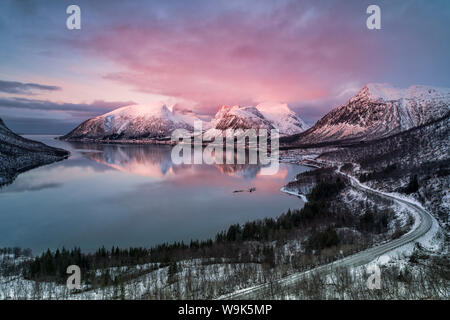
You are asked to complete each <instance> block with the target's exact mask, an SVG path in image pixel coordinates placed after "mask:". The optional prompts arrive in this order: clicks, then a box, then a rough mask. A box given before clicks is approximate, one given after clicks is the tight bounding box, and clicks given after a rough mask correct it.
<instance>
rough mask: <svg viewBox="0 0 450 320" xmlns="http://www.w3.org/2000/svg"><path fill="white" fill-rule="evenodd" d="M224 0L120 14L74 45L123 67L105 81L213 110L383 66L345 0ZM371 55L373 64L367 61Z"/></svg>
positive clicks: (301, 97) (321, 87) (325, 85)
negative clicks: (228, 2) (195, 8)
mask: <svg viewBox="0 0 450 320" xmlns="http://www.w3.org/2000/svg"><path fill="white" fill-rule="evenodd" d="M234 4H235V5H236V3H234ZM221 5H222V7H221V9H220V10H215V11H208V12H206V13H207V14H206V13H205V12H203V11H202V10H200V12H199V13H198V14H197V13H195V12H192V11H189V12H188V13H184V12H181V11H177V10H175V9H168V12H170V15H168V16H167V17H169V16H170V19H169V18H165V16H162V17H161V16H160V15H159V16H152V15H149V16H148V17H147V20H145V21H141V20H140V19H139V18H137V19H136V21H135V22H133V23H127V24H121V23H120V21H119V22H116V23H115V24H113V25H111V26H110V28H108V29H106V30H100V31H98V32H92V36H90V37H89V39H85V40H84V41H80V42H77V43H76V44H75V45H77V46H79V47H82V48H83V49H85V50H87V51H88V52H91V53H94V54H95V55H97V56H99V57H101V58H107V59H110V60H112V61H114V62H115V63H117V64H118V65H119V66H121V68H120V69H121V70H120V71H112V72H109V73H107V74H105V75H104V78H106V79H109V80H113V81H116V82H119V83H122V84H127V85H131V86H133V87H134V88H136V89H137V90H138V91H140V92H145V93H153V94H161V95H166V96H172V97H177V98H181V99H186V100H189V101H196V102H198V103H199V104H200V105H202V106H203V107H209V108H210V109H213V108H216V106H217V105H218V104H250V103H257V102H261V101H267V100H271V101H283V102H288V103H289V102H297V101H314V100H320V99H324V98H328V97H329V96H330V95H333V94H335V93H336V92H335V86H336V83H345V82H349V81H351V80H353V79H354V78H355V74H357V73H358V74H361V73H362V74H364V73H368V74H374V73H376V72H378V71H379V70H381V68H379V67H378V68H375V67H374V65H379V63H377V61H380V58H379V57H377V54H376V53H374V52H372V47H371V46H370V45H368V43H369V42H370V39H369V38H368V37H367V36H365V35H364V34H362V32H361V30H362V31H364V24H363V23H362V22H363V21H361V26H358V27H357V28H355V24H357V23H359V21H356V22H355V19H354V17H353V15H352V14H353V12H352V11H349V12H346V11H343V10H342V9H341V7H342V5H341V3H334V4H331V5H322V7H321V8H316V7H315V6H314V5H311V3H309V4H303V3H299V2H298V1H284V2H282V3H281V4H280V5H278V4H273V7H271V6H270V5H269V3H267V2H265V3H264V4H263V5H261V6H260V7H257V8H253V10H250V8H247V7H246V8H243V7H241V6H237V5H236V6H230V7H227V6H224V5H223V3H221ZM264 6H265V7H264ZM338 11H339V12H342V14H339V15H337V14H336V12H338ZM362 12H363V13H364V11H362ZM359 16H360V17H361V18H362V19H363V18H364V14H360V15H359ZM351 17H353V18H351ZM325 22H327V23H325ZM350 38H351V39H352V44H351V45H349V43H348V39H350ZM355 48H358V50H355ZM368 59H371V61H373V62H374V63H373V64H367V63H365V62H366V61H367V60H368Z"/></svg>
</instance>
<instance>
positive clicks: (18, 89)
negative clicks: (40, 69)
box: [0, 80, 61, 95]
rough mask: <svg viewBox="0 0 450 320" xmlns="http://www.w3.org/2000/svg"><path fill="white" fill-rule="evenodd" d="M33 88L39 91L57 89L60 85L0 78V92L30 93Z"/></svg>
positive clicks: (32, 91)
mask: <svg viewBox="0 0 450 320" xmlns="http://www.w3.org/2000/svg"><path fill="white" fill-rule="evenodd" d="M35 90H39V91H58V90H61V87H58V86H49V85H43V84H38V83H23V82H18V81H5V80H0V92H4V93H12V94H25V95H32V94H34V91H35Z"/></svg>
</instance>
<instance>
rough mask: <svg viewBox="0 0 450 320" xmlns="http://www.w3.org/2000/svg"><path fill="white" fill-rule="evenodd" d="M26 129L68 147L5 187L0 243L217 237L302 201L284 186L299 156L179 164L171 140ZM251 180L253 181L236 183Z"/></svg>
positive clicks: (37, 247)
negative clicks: (268, 168)
mask: <svg viewBox="0 0 450 320" xmlns="http://www.w3.org/2000/svg"><path fill="white" fill-rule="evenodd" d="M27 138H30V139H34V140H39V141H42V142H44V143H46V144H48V145H51V146H56V147H60V148H64V149H66V150H69V151H70V152H71V156H70V158H69V159H68V160H64V161H61V162H57V163H53V164H50V165H47V166H43V167H39V168H36V169H33V170H30V171H28V172H25V173H22V174H20V175H19V176H18V177H17V179H16V180H15V181H14V182H13V183H12V184H10V185H8V186H4V187H3V188H1V189H0V247H8V246H20V247H23V248H31V249H33V252H34V253H39V252H41V251H42V250H46V249H47V248H50V249H56V248H61V247H62V246H65V247H66V248H72V247H74V246H79V247H81V248H82V249H83V250H86V251H92V250H95V249H97V248H99V247H101V246H102V245H104V246H105V247H107V248H110V247H111V246H113V245H114V246H120V247H129V246H147V247H148V246H152V245H155V244H159V243H163V242H169V243H170V242H173V241H181V240H183V241H190V240H191V239H206V238H209V237H214V235H215V234H216V233H217V232H219V231H221V230H224V229H226V228H228V226H229V225H231V224H234V223H244V222H246V221H250V220H254V219H258V218H265V217H276V216H278V215H280V214H281V213H283V212H286V211H287V210H288V209H289V208H291V209H293V208H300V207H302V206H303V202H302V201H301V199H300V198H297V197H295V196H291V195H287V194H284V193H282V192H281V191H280V188H281V187H282V186H283V185H285V184H286V183H287V182H288V181H290V180H292V179H293V178H294V177H295V175H296V174H298V173H299V172H303V171H306V170H308V169H307V168H306V167H303V166H298V165H293V164H284V163H281V164H280V168H279V170H278V173H277V174H276V175H266V176H264V175H261V174H260V169H261V167H260V166H259V165H249V164H247V165H205V164H203V165H174V164H173V163H172V161H171V147H170V146H162V145H117V144H86V143H69V142H63V141H59V140H55V139H54V136H27ZM249 188H256V191H254V192H252V193H250V192H239V193H233V191H235V190H248V189H249Z"/></svg>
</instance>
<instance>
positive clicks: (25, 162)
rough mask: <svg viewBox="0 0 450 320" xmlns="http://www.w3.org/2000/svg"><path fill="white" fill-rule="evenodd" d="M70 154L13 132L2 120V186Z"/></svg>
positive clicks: (0, 155)
mask: <svg viewBox="0 0 450 320" xmlns="http://www.w3.org/2000/svg"><path fill="white" fill-rule="evenodd" d="M68 155H69V153H68V152H67V151H65V150H62V149H57V148H52V147H49V146H47V145H45V144H43V143H41V142H37V141H32V140H28V139H25V138H23V137H21V136H19V135H17V134H15V133H14V132H12V131H11V130H10V129H9V128H8V127H7V126H6V125H5V124H4V122H3V121H2V120H1V119H0V185H2V184H4V183H9V182H11V181H12V180H13V179H14V177H15V176H16V175H17V174H18V173H20V172H23V171H26V170H28V169H31V168H34V167H37V166H40V165H44V164H48V163H51V162H54V161H59V160H62V159H64V158H66V157H67V156H68Z"/></svg>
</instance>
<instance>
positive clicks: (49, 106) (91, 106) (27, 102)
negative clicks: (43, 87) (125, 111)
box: [0, 97, 134, 117]
mask: <svg viewBox="0 0 450 320" xmlns="http://www.w3.org/2000/svg"><path fill="white" fill-rule="evenodd" d="M132 104H134V102H132V101H103V100H98V101H94V102H92V103H58V102H52V101H49V100H37V99H26V98H18V97H13V98H2V97H0V108H16V109H27V110H41V111H59V112H67V113H69V114H71V115H73V116H77V117H92V116H98V115H101V114H104V113H106V112H109V111H112V110H114V109H117V108H120V107H124V106H128V105H132Z"/></svg>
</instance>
